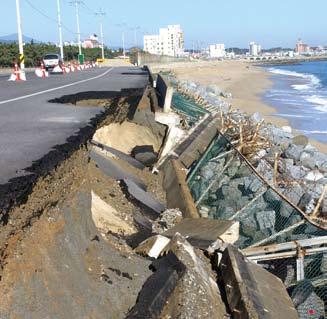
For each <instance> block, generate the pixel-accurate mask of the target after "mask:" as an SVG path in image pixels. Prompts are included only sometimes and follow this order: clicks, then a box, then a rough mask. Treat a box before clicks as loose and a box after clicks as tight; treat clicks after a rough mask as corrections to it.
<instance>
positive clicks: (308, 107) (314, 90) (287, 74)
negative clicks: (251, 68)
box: [264, 61, 327, 143]
mask: <svg viewBox="0 0 327 319" xmlns="http://www.w3.org/2000/svg"><path fill="white" fill-rule="evenodd" d="M267 70H268V71H269V72H270V73H271V79H272V80H273V82H274V85H273V87H272V88H271V89H269V90H268V91H266V92H265V93H264V100H265V102H267V103H268V104H269V105H271V106H273V107H274V108H275V109H276V110H277V114H275V115H276V116H278V117H282V118H285V119H287V120H288V121H289V122H290V125H291V126H292V127H293V128H295V129H296V130H299V131H301V132H302V133H303V134H304V135H306V136H308V137H309V138H312V139H315V140H318V141H320V142H323V143H327V61H318V62H304V63H300V64H294V65H281V66H272V67H267Z"/></svg>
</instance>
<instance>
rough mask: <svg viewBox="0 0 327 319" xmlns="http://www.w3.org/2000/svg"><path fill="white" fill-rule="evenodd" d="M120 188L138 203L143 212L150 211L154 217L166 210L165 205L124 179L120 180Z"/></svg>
mask: <svg viewBox="0 0 327 319" xmlns="http://www.w3.org/2000/svg"><path fill="white" fill-rule="evenodd" d="M122 187H123V189H124V190H125V191H126V192H127V193H128V194H129V195H130V196H131V197H132V198H133V199H134V200H136V201H137V202H138V203H140V204H141V205H142V206H143V207H144V208H145V210H147V211H150V212H151V213H152V214H154V215H155V216H158V215H160V214H161V213H162V212H163V211H165V210H166V207H165V205H163V204H162V203H160V202H159V201H158V200H157V199H156V198H155V197H154V196H153V195H152V194H151V193H148V192H146V191H144V190H143V189H142V188H141V187H140V186H139V185H137V184H136V183H134V182H133V181H132V180H130V179H126V178H124V179H123V180H122Z"/></svg>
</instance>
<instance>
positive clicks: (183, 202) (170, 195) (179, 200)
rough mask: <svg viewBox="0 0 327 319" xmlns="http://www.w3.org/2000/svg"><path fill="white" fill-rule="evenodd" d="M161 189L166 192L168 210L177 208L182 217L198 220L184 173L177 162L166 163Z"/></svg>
mask: <svg viewBox="0 0 327 319" xmlns="http://www.w3.org/2000/svg"><path fill="white" fill-rule="evenodd" d="M163 171H164V181H163V188H164V190H165V191H166V198H167V205H168V208H178V209H179V210H180V211H181V212H182V213H183V217H187V218H199V217H200V216H199V213H198V210H197V208H196V206H195V203H194V200H193V197H192V195H191V192H190V189H189V187H188V185H187V183H186V172H185V169H184V168H183V166H182V165H181V163H180V162H179V161H178V160H170V161H167V162H166V163H165V165H164V167H163Z"/></svg>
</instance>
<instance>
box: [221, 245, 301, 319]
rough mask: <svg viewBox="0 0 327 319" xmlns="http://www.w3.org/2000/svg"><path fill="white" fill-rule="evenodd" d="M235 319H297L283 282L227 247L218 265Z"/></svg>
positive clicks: (234, 249) (238, 252) (236, 250)
mask: <svg viewBox="0 0 327 319" xmlns="http://www.w3.org/2000/svg"><path fill="white" fill-rule="evenodd" d="M219 268H220V271H221V274H222V281H223V285H224V287H225V292H226V297H227V302H228V305H229V308H230V309H231V312H232V317H233V318H240V319H243V318H244V319H245V318H246V319H248V318H253V319H264V318H278V319H297V318H299V317H298V314H297V311H296V309H295V307H294V305H293V302H292V300H291V298H290V296H289V295H288V293H287V291H286V288H285V286H284V284H283V283H282V281H281V280H280V279H279V278H277V277H276V276H274V275H273V274H271V273H270V272H268V271H267V270H265V269H263V268H262V267H260V266H258V265H256V264H254V263H252V262H250V261H249V260H248V259H246V258H245V257H244V256H243V255H242V253H241V252H240V251H239V250H238V249H237V248H236V247H233V246H228V247H227V248H226V249H225V251H224V253H223V256H222V260H221V263H220V265H219Z"/></svg>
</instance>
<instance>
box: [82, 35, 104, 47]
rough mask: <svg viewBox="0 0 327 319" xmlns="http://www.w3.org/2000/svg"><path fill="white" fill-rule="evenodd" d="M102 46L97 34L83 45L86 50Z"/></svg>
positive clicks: (91, 36)
mask: <svg viewBox="0 0 327 319" xmlns="http://www.w3.org/2000/svg"><path fill="white" fill-rule="evenodd" d="M100 46H101V45H100V43H99V40H98V36H97V35H96V34H92V35H90V36H89V38H87V39H85V40H84V41H83V43H82V47H83V48H84V49H93V48H100Z"/></svg>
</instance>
